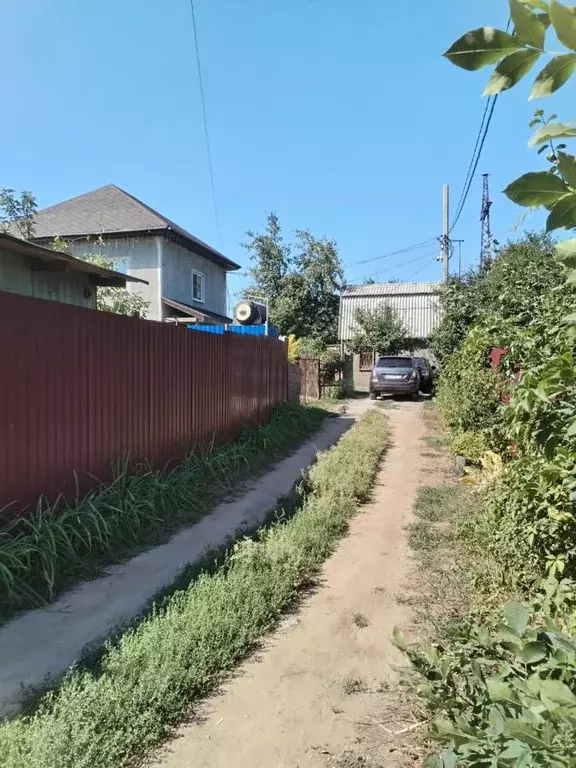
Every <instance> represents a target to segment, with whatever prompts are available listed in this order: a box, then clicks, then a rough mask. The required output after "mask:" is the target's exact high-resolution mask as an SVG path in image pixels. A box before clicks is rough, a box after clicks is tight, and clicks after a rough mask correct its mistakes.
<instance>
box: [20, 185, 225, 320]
mask: <svg viewBox="0 0 576 768" xmlns="http://www.w3.org/2000/svg"><path fill="white" fill-rule="evenodd" d="M35 224H36V230H35V237H34V242H36V243H39V244H42V245H49V244H50V242H51V241H52V240H53V239H54V237H56V236H58V237H59V238H61V239H62V240H65V241H66V243H67V244H68V248H69V250H70V251H71V252H73V253H74V254H75V255H77V256H81V255H82V254H102V255H103V256H104V257H105V258H106V259H108V260H109V261H111V262H112V263H113V265H114V269H115V270H116V271H118V272H122V273H124V274H127V275H130V276H131V277H136V278H140V279H141V280H145V281H146V283H147V285H144V284H141V283H131V284H130V285H129V290H131V291H135V292H138V293H140V294H141V295H142V297H143V298H144V299H145V300H146V301H147V302H148V303H149V307H148V310H147V313H146V316H147V318H148V319H149V320H160V321H161V320H167V319H170V318H178V319H182V320H184V319H186V318H188V319H189V322H198V323H226V322H232V320H231V318H229V317H227V316H226V311H227V291H226V277H227V273H228V272H231V271H234V270H237V269H240V266H239V265H238V264H236V263H235V262H233V261H231V260H230V259H227V258H226V256H223V255H222V254H221V253H219V252H218V251H216V250H215V249H214V248H212V247H211V246H209V245H207V244H206V243H203V242H202V241H201V240H199V239H198V238H197V237H194V236H193V235H191V234H190V233H189V232H187V231H186V230H185V229H182V227H179V226H178V225H177V224H174V222H172V221H170V220H169V219H167V218H166V217H165V216H162V214H160V213H158V211H155V210H154V209H153V208H150V206H148V205H146V204H145V203H143V202H142V201H141V200H138V199H137V198H135V197H133V196H132V195H130V194H128V193H127V192H124V190H122V189H120V188H119V187H116V186H115V185H114V184H108V185H107V186H105V187H101V188H100V189H95V190H94V191H93V192H88V193H86V194H85V195H79V196H78V197H73V198H72V199H70V200H65V201H64V202H63V203H58V204H57V205H52V206H51V207H50V208H44V209H42V210H40V211H38V213H37V215H36V220H35Z"/></svg>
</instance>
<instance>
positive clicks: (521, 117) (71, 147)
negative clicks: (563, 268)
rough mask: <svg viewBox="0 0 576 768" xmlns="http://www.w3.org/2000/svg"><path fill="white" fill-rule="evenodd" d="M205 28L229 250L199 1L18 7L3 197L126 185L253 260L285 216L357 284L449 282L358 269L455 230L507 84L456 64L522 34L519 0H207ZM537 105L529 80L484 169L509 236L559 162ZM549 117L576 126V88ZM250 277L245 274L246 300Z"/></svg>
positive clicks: (234, 286) (475, 193)
mask: <svg viewBox="0 0 576 768" xmlns="http://www.w3.org/2000/svg"><path fill="white" fill-rule="evenodd" d="M196 14H197V22H198V28H199V38H200V48H201V55H202V63H203V70H204V85H205V92H206V101H207V108H208V120H209V128H210V137H211V143H212V155H213V165H214V176H215V184H216V196H217V203H218V211H219V219H220V232H221V234H220V237H219V236H218V232H217V228H216V225H215V218H214V211H213V205H212V197H211V191H210V179H209V174H208V166H207V157H206V149H205V142H204V133H203V123H202V115H201V106H200V99H199V91H198V78H197V72H196V63H195V58H194V48H193V35H192V20H191V11H190V2H189V0H164V2H161V1H160V0H121V1H120V2H119V0H99V2H97V3H89V2H87V1H86V0H83V1H79V0H3V3H2V8H1V9H0V28H1V29H2V32H3V35H2V36H3V46H4V50H3V58H4V62H5V67H4V78H3V103H4V105H5V113H4V118H3V120H2V121H1V122H0V148H1V149H0V152H1V157H0V186H7V187H13V188H15V189H17V190H22V189H29V190H32V191H33V192H35V194H36V196H37V199H38V203H39V205H40V206H41V207H43V206H46V205H51V204H53V203H56V202H59V201H61V200H64V199H66V198H69V197H72V196H74V195H77V194H81V193H83V192H86V191H89V190H91V189H94V188H96V187H99V186H102V185H104V184H108V183H115V184H117V185H118V186H120V187H123V188H124V189H126V190H127V191H128V192H130V193H132V194H133V195H135V196H137V197H139V198H141V199H142V200H144V201H145V202H147V203H148V204H150V205H152V206H153V207H155V208H157V209H158V210H160V211H161V212H162V213H163V214H165V215H166V216H168V217H170V218H171V219H173V220H175V221H176V222H178V223H179V224H180V225H181V226H184V227H186V228H187V229H189V230H190V231H191V232H193V233H194V234H195V235H197V236H198V237H200V238H202V239H204V240H206V241H207V242H209V243H211V244H213V245H214V246H215V247H217V248H219V249H220V250H222V251H223V252H224V253H225V254H227V255H228V256H229V257H231V258H233V259H235V260H237V261H238V262H240V263H241V264H243V265H244V264H246V263H247V255H246V253H245V251H244V250H243V249H242V248H241V247H240V245H239V242H240V241H242V239H243V233H244V232H245V230H246V229H249V228H251V229H258V228H260V227H261V226H262V224H263V221H264V217H265V214H266V212H267V211H268V210H271V209H273V210H275V211H276V212H277V213H278V215H279V216H280V220H281V223H282V225H283V227H284V229H285V231H286V235H287V236H288V237H289V236H290V232H291V231H293V230H294V229H296V228H306V227H309V228H310V229H311V230H312V231H313V232H314V233H315V234H317V235H327V236H329V237H332V238H335V239H336V240H337V241H338V245H339V248H340V254H341V257H342V261H343V262H344V263H345V264H347V265H348V264H352V266H349V267H347V269H346V274H347V277H348V279H349V280H351V281H353V280H355V279H356V280H358V279H360V278H362V277H363V276H365V275H368V274H371V275H372V276H373V277H374V278H375V279H377V280H387V279H389V278H399V279H403V280H404V279H415V280H434V279H438V278H439V277H440V274H441V268H440V265H439V264H437V263H436V262H435V261H433V262H432V263H428V262H430V259H431V258H432V255H429V254H431V251H432V250H434V248H432V249H429V248H423V249H421V250H418V251H415V252H413V253H410V254H406V255H404V256H397V257H393V258H387V259H379V260H376V261H371V262H370V263H368V264H365V265H360V266H353V263H354V262H358V261H362V260H366V259H374V258H376V257H378V256H381V255H383V254H386V253H389V252H391V251H395V250H398V249H401V248H404V247H406V246H409V245H411V244H413V243H417V242H420V241H423V240H426V239H428V238H430V237H434V236H436V235H438V234H439V233H440V231H441V192H442V189H441V188H442V184H443V183H444V182H446V183H449V184H450V185H451V192H452V198H453V202H454V203H455V202H456V199H457V197H458V196H459V194H460V189H461V185H462V182H463V180H464V176H465V173H466V170H467V167H468V162H469V159H470V155H471V152H472V148H473V144H474V141H475V137H476V133H477V130H478V127H479V123H480V118H481V115H482V111H483V108H484V101H483V99H482V98H481V92H482V90H483V86H484V83H485V81H486V79H487V77H488V74H489V73H488V71H481V72H480V73H475V74H470V73H466V72H464V71H462V70H459V69H457V68H455V67H453V66H452V65H450V64H449V63H448V62H447V61H446V60H445V59H443V58H442V57H441V53H442V51H443V50H445V49H446V48H447V47H448V45H449V44H450V43H451V42H452V41H453V40H454V39H456V38H457V37H459V36H460V35H461V34H462V33H464V32H465V31H467V30H468V29H471V28H473V27H476V26H481V25H483V24H490V25H493V26H500V27H504V26H505V24H506V20H507V3H506V2H505V0H467V2H462V0H440V1H439V2H436V3H431V2H430V1H429V0H412V2H398V3H389V2H386V0H355V2H350V0H196ZM569 87H570V86H568V88H569ZM527 97H528V83H525V84H524V85H521V86H519V87H518V88H517V89H515V90H514V91H512V92H511V93H509V94H506V95H505V96H504V97H502V98H501V99H500V100H499V102H498V104H497V107H496V112H495V117H494V120H493V122H492V128H491V131H490V134H489V137H488V140H487V145H486V150H485V154H484V156H483V160H482V161H481V163H480V167H479V169H478V170H479V172H480V173H481V172H490V173H491V174H492V175H491V178H490V181H491V187H492V198H493V200H494V205H493V208H492V218H493V221H492V227H493V231H494V234H495V236H496V237H497V238H498V239H500V240H505V239H506V238H507V237H509V236H513V235H514V233H513V232H512V227H513V226H514V225H515V224H516V223H517V222H518V217H519V215H520V213H521V209H519V208H517V207H516V206H514V205H513V204H512V203H510V202H508V201H507V200H506V199H505V198H504V197H503V196H502V195H501V194H499V193H500V190H502V189H503V188H504V187H505V186H506V184H507V183H508V182H509V181H510V180H512V179H513V178H515V177H516V176H518V175H520V174H521V173H522V172H524V171H527V170H533V169H536V168H538V167H539V166H540V165H542V161H541V160H539V159H538V158H537V156H536V154H535V153H534V152H533V151H531V150H529V149H528V148H527V140H528V138H529V135H530V131H529V129H528V125H527V124H528V122H529V120H530V119H531V116H532V112H533V110H534V108H535V107H536V106H539V105H540V104H539V103H535V104H529V103H528V101H527ZM542 106H543V107H545V108H547V109H551V108H552V107H553V108H554V111H559V112H560V114H561V116H562V117H564V118H565V119H569V118H571V117H572V115H571V114H570V112H569V109H568V94H567V93H563V94H559V95H558V96H557V97H554V98H553V99H552V100H551V101H550V102H546V101H545V102H542ZM563 107H564V109H563ZM480 194H481V181H480V178H479V177H478V178H477V179H475V181H474V184H473V189H472V193H471V197H470V200H469V202H468V204H467V207H466V209H465V211H464V214H463V216H462V218H461V222H460V224H459V226H458V228H457V229H456V230H455V231H454V233H453V236H454V237H455V238H463V239H464V240H465V241H466V242H465V244H464V246H463V265H464V266H468V265H470V264H472V263H474V262H475V261H476V260H477V259H478V252H479V240H480V228H479V221H478V219H479V209H480ZM541 222H542V219H541V217H540V216H538V215H532V216H531V217H530V219H529V221H528V224H529V225H530V226H533V227H538V226H540V224H541ZM428 255H429V256H428ZM426 256H428V257H427V258H425V257H426ZM418 257H422V258H420V260H418V261H415V262H413V263H411V264H407V265H405V266H399V267H396V265H399V264H402V263H403V262H406V261H408V260H409V259H416V258H418ZM454 266H456V265H455V264H454ZM417 270H420V271H419V272H417ZM244 283H245V278H244V277H243V276H242V275H233V276H231V278H230V281H229V288H230V291H231V293H232V294H234V293H236V291H238V290H239V289H241V287H242V285H243V284H244Z"/></svg>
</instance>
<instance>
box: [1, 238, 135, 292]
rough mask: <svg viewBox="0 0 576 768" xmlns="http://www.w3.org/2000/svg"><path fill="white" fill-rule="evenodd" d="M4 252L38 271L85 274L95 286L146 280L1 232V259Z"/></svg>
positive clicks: (121, 286)
mask: <svg viewBox="0 0 576 768" xmlns="http://www.w3.org/2000/svg"><path fill="white" fill-rule="evenodd" d="M2 251H8V252H9V253H17V254H18V255H20V256H25V257H28V258H30V259H32V263H33V264H36V267H35V268H36V269H46V270H57V271H62V272H67V271H71V272H83V273H84V274H87V275H90V276H91V282H92V284H93V285H100V286H107V287H109V288H124V287H125V285H126V283H144V284H145V285H148V282H147V281H146V280H140V278H139V277H131V276H130V275H124V274H122V273H121V272H115V271H114V270H113V269H106V268H105V267H99V266H97V265H96V264H91V263H90V262H88V261H82V259H76V258H74V256H70V254H68V253H62V252H61V251H54V250H52V249H51V248H44V247H43V246H41V245H37V244H36V243H29V242H27V241H26V240H21V239H20V238H19V237H14V236H13V235H8V234H5V233H3V232H0V258H2V254H1V252H2Z"/></svg>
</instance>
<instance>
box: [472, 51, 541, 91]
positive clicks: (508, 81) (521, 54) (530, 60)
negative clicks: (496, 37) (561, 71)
mask: <svg viewBox="0 0 576 768" xmlns="http://www.w3.org/2000/svg"><path fill="white" fill-rule="evenodd" d="M539 57H540V54H539V52H538V51H533V50H530V49H529V48H523V49H522V50H520V51H515V52H514V53H511V54H510V55H509V56H506V57H505V58H504V59H502V61H501V62H500V63H499V64H498V66H497V67H496V69H495V70H494V72H493V73H492V76H491V77H490V80H489V81H488V84H487V86H486V88H485V90H484V96H494V95H495V94H497V93H502V91H507V90H508V89H509V88H512V87H513V86H515V85H516V83H518V82H519V81H520V80H521V79H522V78H523V77H524V75H526V74H527V73H528V72H529V71H530V70H531V69H532V67H533V66H534V64H535V63H536V61H537V60H538V58H539Z"/></svg>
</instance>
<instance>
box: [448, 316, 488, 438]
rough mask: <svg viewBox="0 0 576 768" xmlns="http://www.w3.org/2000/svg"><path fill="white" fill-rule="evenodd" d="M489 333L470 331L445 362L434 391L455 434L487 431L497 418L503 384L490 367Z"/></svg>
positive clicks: (481, 330)
mask: <svg viewBox="0 0 576 768" xmlns="http://www.w3.org/2000/svg"><path fill="white" fill-rule="evenodd" d="M491 348H492V343H491V339H490V335H489V332H488V331H487V330H486V329H485V328H483V327H480V326H477V327H475V328H472V329H471V330H470V332H469V333H468V335H467V337H466V339H465V340H464V342H463V343H462V345H461V346H460V348H459V349H458V350H457V352H455V353H454V355H453V356H452V357H451V358H450V359H449V360H448V362H447V363H446V366H445V368H444V371H443V373H442V376H441V378H440V381H439V383H438V387H437V401H438V407H439V409H440V413H441V414H442V417H443V418H444V420H445V421H446V423H447V424H448V426H449V427H450V428H451V429H453V430H455V431H457V432H468V431H470V430H480V429H488V428H490V427H492V426H493V425H494V424H495V422H496V420H497V416H498V411H499V407H500V400H501V394H502V391H503V384H502V380H501V378H500V377H499V376H498V375H497V373H496V372H495V371H493V370H492V368H491V367H490V362H489V352H490V349H491Z"/></svg>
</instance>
